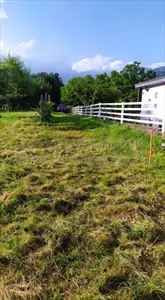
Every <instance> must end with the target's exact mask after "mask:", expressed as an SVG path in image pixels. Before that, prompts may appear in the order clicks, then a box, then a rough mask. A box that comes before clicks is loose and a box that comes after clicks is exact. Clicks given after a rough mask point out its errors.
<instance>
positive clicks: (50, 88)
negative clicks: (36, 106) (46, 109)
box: [33, 72, 63, 106]
mask: <svg viewBox="0 0 165 300" xmlns="http://www.w3.org/2000/svg"><path fill="white" fill-rule="evenodd" d="M33 79H34V81H35V83H36V88H37V95H36V96H37V97H39V98H40V97H41V95H42V96H43V98H45V99H46V100H47V99H48V95H49V96H50V98H51V101H52V102H53V103H54V104H55V105H56V106H57V105H58V104H59V103H60V100H61V87H62V86H63V82H62V79H61V78H60V76H59V74H58V73H46V72H42V73H38V74H36V75H33Z"/></svg>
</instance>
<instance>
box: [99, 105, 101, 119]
mask: <svg viewBox="0 0 165 300" xmlns="http://www.w3.org/2000/svg"><path fill="white" fill-rule="evenodd" d="M100 117H101V103H99V118H100Z"/></svg>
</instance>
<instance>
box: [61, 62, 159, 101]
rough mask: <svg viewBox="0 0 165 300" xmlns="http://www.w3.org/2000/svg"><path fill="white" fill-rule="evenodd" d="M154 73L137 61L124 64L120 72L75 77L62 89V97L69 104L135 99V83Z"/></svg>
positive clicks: (149, 77)
mask: <svg viewBox="0 0 165 300" xmlns="http://www.w3.org/2000/svg"><path fill="white" fill-rule="evenodd" d="M154 77H155V73H154V72H153V71H152V70H146V69H145V68H144V67H142V66H141V64H140V63H139V62H134V63H133V64H129V65H126V66H125V67H124V69H123V70H122V71H121V72H117V71H112V73H111V74H109V75H108V74H106V73H104V74H100V75H97V76H96V77H95V78H94V77H92V76H89V75H87V76H84V77H76V78H73V79H71V80H70V81H69V82H68V83H67V84H66V85H65V87H63V89H62V99H63V100H64V101H65V103H67V104H70V105H74V106H76V105H86V104H93V103H99V102H118V101H127V102H128V101H136V100H137V91H135V88H134V86H135V84H136V83H138V82H139V81H144V80H147V79H152V78H154Z"/></svg>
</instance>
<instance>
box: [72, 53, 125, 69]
mask: <svg viewBox="0 0 165 300" xmlns="http://www.w3.org/2000/svg"><path fill="white" fill-rule="evenodd" d="M123 65H124V63H123V61H122V60H112V58H111V57H106V56H102V55H99V54H98V55H96V56H94V57H86V58H83V59H81V60H80V61H78V62H75V63H74V64H73V65H72V70H73V71H76V72H78V73H81V72H89V71H97V72H103V71H104V72H106V71H112V70H120V69H121V68H122V67H123Z"/></svg>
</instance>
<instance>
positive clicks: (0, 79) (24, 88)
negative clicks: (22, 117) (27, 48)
mask: <svg viewBox="0 0 165 300" xmlns="http://www.w3.org/2000/svg"><path fill="white" fill-rule="evenodd" d="M61 86H63V83H62V79H61V78H60V76H59V74H58V73H55V74H54V73H39V74H35V75H34V74H31V72H30V71H29V70H28V69H27V68H26V67H25V66H24V64H23V62H22V61H21V60H20V59H19V58H17V57H11V56H8V57H6V58H3V59H1V60H0V110H4V111H19V110H30V109H31V108H36V107H37V106H38V104H39V101H40V98H41V95H42V97H43V98H47V99H48V96H49V97H51V99H52V101H53V102H54V104H56V105H58V104H59V102H60V98H61Z"/></svg>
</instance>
